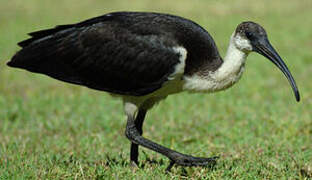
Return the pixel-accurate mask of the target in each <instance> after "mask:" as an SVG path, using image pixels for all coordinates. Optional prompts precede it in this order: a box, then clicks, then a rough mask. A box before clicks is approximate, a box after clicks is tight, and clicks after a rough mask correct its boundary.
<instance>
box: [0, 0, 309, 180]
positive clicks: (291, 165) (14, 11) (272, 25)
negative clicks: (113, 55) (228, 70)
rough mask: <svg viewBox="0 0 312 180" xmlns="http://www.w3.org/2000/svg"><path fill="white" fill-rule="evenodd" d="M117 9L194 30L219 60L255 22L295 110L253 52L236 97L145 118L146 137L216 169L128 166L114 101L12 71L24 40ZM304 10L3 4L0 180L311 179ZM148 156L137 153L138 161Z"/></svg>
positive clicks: (183, 0) (210, 98)
mask: <svg viewBox="0 0 312 180" xmlns="http://www.w3.org/2000/svg"><path fill="white" fill-rule="evenodd" d="M117 10H139V11H157V12H167V13H173V14H177V15H180V16H184V17H187V18H190V19H193V20H194V21H196V22H198V23H199V24H201V25H202V26H203V27H204V28H206V29H207V30H208V31H209V32H210V33H211V35H212V36H213V37H214V39H215V41H216V43H217V45H218V47H219V49H220V52H221V54H222V55H224V53H225V50H226V47H227V43H228V40H229V37H230V35H231V33H232V32H233V31H234V29H235V27H236V25H237V24H239V23H240V22H241V21H244V20H253V21H256V22H259V23H260V24H262V25H263V26H264V27H265V28H266V30H267V32H268V34H269V38H270V40H271V43H272V44H273V45H274V46H275V48H276V49H277V50H278V52H279V53H280V55H281V56H282V57H283V59H284V60H285V62H286V64H288V66H289V68H290V70H291V71H292V73H293V75H294V77H295V79H296V80H297V83H298V86H299V89H300V92H301V94H302V101H301V102H300V103H296V102H295V99H294V97H293V94H292V92H291V88H290V86H289V84H288V82H287V80H286V78H285V77H284V76H283V75H282V73H281V72H280V71H279V70H278V69H277V68H276V67H273V65H272V63H270V62H269V61H268V60H266V59H265V58H263V57H261V56H260V55H256V54H251V55H250V56H249V58H248V61H247V67H246V72H245V73H244V75H243V78H242V79H241V80H240V82H239V83H238V84H237V85H235V86H234V87H233V88H231V89H229V90H227V91H224V92H221V93H216V94H187V93H181V94H179V95H174V96H171V97H169V98H167V100H166V101H163V102H161V103H160V104H159V105H158V106H156V107H155V108H154V109H153V110H151V111H150V112H149V114H148V116H147V120H146V123H145V126H144V136H146V137H148V138H150V139H153V140H155V141H156V142H159V143H160V144H163V145H165V146H168V147H170V148H173V149H176V150H178V151H181V152H183V153H187V154H192V155H195V156H214V155H219V156H220V159H219V161H218V164H217V165H216V166H215V168H214V169H207V168H201V167H191V168H185V170H186V173H185V172H184V170H183V168H181V167H175V168H173V170H172V172H171V173H170V174H165V173H164V170H165V168H166V166H167V165H168V160H167V159H166V158H165V157H164V156H161V155H159V154H157V153H154V152H152V151H149V150H147V149H141V150H140V152H141V153H140V162H141V163H142V164H143V166H144V167H142V168H140V169H133V168H130V167H129V160H128V157H129V147H130V143H129V141H128V140H127V139H126V138H125V136H124V130H125V125H126V117H125V116H124V114H123V110H122V103H121V102H120V100H118V99H113V98H112V97H110V96H109V95H108V94H106V93H103V92H98V91H94V90H90V89H87V88H83V87H78V86H73V85H69V84H65V83H62V82H59V81H56V80H53V79H51V78H49V77H46V76H42V75H38V74H32V73H29V72H26V71H22V70H17V69H11V68H8V67H7V66H6V65H5V62H6V61H7V60H8V59H9V58H10V57H11V56H12V55H13V54H14V53H15V52H16V51H17V50H18V47H17V46H16V43H17V42H18V41H21V40H23V39H25V38H26V37H27V36H26V33H28V32H31V31H35V30H39V29H43V28H49V27H52V26H54V25H57V24H66V23H72V22H77V21H80V20H84V19H87V18H90V17H93V16H97V15H101V14H104V13H107V12H110V11H117ZM311 16H312V2H311V1H309V0H302V1H293V0H275V1H271V0H264V1H249V0H237V1H235V2H234V1H233V2H232V1H226V0H218V1H217V0H211V1H208V0H207V1H205V0H193V1H188V0H179V1H166V0H159V1H151V0H133V1H121V0H115V1H101V0H93V1H79V3H78V1H75V0H66V1H60V0H55V1H52V0H46V1H39V0H27V1H25V0H10V1H9V0H2V1H0V60H1V61H0V179H76V178H77V179H95V178H98V179H105V178H111V179H125V178H126V179H151V178H154V179H165V178H168V179H184V178H185V179H186V178H193V179H203V178H207V179H309V178H312V118H311V115H312V111H311V109H312V93H311V89H312V83H311V79H310V78H311V77H312V51H311V49H312V39H311V37H312V31H311V29H312V18H311ZM142 151H144V152H142Z"/></svg>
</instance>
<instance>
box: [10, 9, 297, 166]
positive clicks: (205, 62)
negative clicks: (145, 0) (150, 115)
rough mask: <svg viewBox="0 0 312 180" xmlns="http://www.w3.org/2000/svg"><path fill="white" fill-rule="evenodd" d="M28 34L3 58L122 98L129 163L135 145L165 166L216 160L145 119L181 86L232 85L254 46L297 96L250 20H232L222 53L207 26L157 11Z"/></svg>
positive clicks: (106, 17)
mask: <svg viewBox="0 0 312 180" xmlns="http://www.w3.org/2000/svg"><path fill="white" fill-rule="evenodd" d="M29 35H30V36H31V37H30V38H29V39H26V40H24V41H21V42H19V43H18V45H19V46H20V47H21V49H20V50H19V51H18V52H17V53H16V54H15V55H14V56H13V58H12V59H11V60H10V61H9V62H8V63H7V65H8V66H10V67H15V68H22V69H26V70H28V71H30V72H34V73H40V74H45V75H47V76H50V77H52V78H55V79H58V80H61V81H64V82H68V83H72V84H77V85H82V86H86V87H89V88H92V89H95V90H100V91H106V92H108V93H110V94H111V95H112V96H114V97H119V98H121V99H122V101H123V105H124V111H125V114H126V116H127V125H126V130H125V135H126V137H127V138H128V139H129V140H130V141H131V147H130V162H131V164H133V165H138V163H139V162H138V155H139V152H138V148H139V146H142V147H145V148H147V149H150V150H152V151H155V152H158V153H160V154H162V155H164V156H166V157H168V158H169V160H170V163H169V166H168V167H167V170H170V169H171V167H172V166H173V165H178V166H207V165H211V164H215V163H216V160H217V158H218V157H210V158H204V157H194V156H191V155H187V154H183V153H180V152H177V151H174V150H172V149H169V148H167V147H164V146H162V145H159V144H157V143H155V142H153V141H151V140H149V139H147V138H144V137H143V136H142V133H143V131H142V126H143V122H144V118H145V115H146V113H147V111H148V110H149V109H151V108H152V107H153V106H154V105H155V104H156V103H157V102H159V101H160V100H163V99H165V98H166V97H167V96H168V95H171V94H175V93H179V92H182V91H189V92H203V93H213V92H217V91H221V90H225V89H227V88H229V87H231V86H232V85H233V84H235V83H236V82H238V80H239V79H240V78H241V76H242V73H243V71H244V67H245V62H246V59H247V56H248V54H249V53H251V52H256V53H259V54H261V55H263V56H264V57H266V58H267V59H269V60H270V61H271V62H272V63H273V64H275V65H276V66H277V67H278V68H279V69H280V70H281V71H282V72H283V74H284V75H285V76H286V78H287V79H288V81H289V83H290V85H291V87H292V89H293V92H294V95H295V98H296V100H297V101H300V95H299V91H298V88H297V85H296V82H295V80H294V78H293V76H292V75H291V73H290V71H289V70H288V68H287V66H286V65H285V63H284V62H283V60H282V58H281V57H280V56H279V54H278V53H277V52H276V50H275V49H274V48H273V46H272V45H271V44H270V42H269V40H268V36H267V33H266V31H265V30H264V28H263V27H261V26H260V25H259V24H257V23H254V22H251V21H247V22H242V23H240V24H239V25H238V26H237V27H236V29H235V30H234V32H233V34H232V35H231V36H230V41H229V45H228V49H227V52H226V55H225V57H224V58H223V59H222V58H221V56H220V54H219V52H218V48H217V46H216V44H215V42H214V40H213V38H212V37H211V35H210V34H209V33H208V32H207V31H206V30H205V29H204V28H202V27H201V26H199V25H198V24H196V23H195V22H193V21H191V20H188V19H185V18H182V17H179V16H175V15H170V14H162V13H150V12H113V13H109V14H105V15H102V16H99V17H95V18H91V19H88V20H85V21H82V22H79V23H74V24H67V25H60V26H56V27H54V28H51V29H45V30H40V31H36V32H32V33H29Z"/></svg>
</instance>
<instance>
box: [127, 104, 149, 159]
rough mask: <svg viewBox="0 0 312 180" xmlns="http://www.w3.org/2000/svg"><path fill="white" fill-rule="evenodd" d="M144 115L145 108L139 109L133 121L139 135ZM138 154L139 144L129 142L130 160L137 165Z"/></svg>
mask: <svg viewBox="0 0 312 180" xmlns="http://www.w3.org/2000/svg"><path fill="white" fill-rule="evenodd" d="M145 115H146V110H140V111H139V112H138V115H137V116H136V118H135V121H134V124H135V127H136V129H137V130H138V132H139V134H140V135H142V133H143V130H142V126H143V122H144V118H145ZM138 156H139V145H138V144H136V143H134V142H131V149H130V162H131V163H132V164H134V165H139V162H138Z"/></svg>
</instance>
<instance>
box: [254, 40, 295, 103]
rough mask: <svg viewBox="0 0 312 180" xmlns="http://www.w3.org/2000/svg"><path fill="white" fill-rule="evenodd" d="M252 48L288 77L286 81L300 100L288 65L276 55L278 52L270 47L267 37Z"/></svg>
mask: <svg viewBox="0 0 312 180" xmlns="http://www.w3.org/2000/svg"><path fill="white" fill-rule="evenodd" d="M254 48H255V49H254V51H256V52H258V53H259V54H261V55H263V56H265V57H266V58H268V59H269V60H270V61H271V62H273V63H274V64H275V65H276V66H277V67H278V68H279V69H280V70H281V71H282V72H283V73H284V75H285V76H286V78H287V79H288V81H289V83H290V85H291V87H292V89H293V91H294V94H295V97H296V100H297V101H298V102H299V101H300V94H299V91H298V88H297V85H296V82H295V80H294V78H293V77H292V75H291V73H290V71H289V69H288V67H287V66H286V64H285V63H284V61H283V60H282V58H281V57H280V56H279V55H278V53H277V52H276V51H275V49H274V48H273V47H272V45H271V44H270V42H269V40H267V39H264V40H261V41H260V42H258V43H257V44H256V45H255V46H254Z"/></svg>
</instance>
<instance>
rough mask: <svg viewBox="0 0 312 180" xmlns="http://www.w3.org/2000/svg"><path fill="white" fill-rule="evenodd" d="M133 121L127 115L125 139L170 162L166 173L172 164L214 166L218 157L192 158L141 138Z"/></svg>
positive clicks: (131, 116) (133, 119)
mask: <svg viewBox="0 0 312 180" xmlns="http://www.w3.org/2000/svg"><path fill="white" fill-rule="evenodd" d="M140 111H141V110H139V112H138V115H139V114H140ZM141 113H143V112H141ZM135 121H136V119H135V118H134V116H133V115H128V121H127V127H126V132H125V134H126V136H127V138H128V139H129V140H130V141H131V142H132V143H134V144H137V145H141V146H143V147H145V148H148V149H151V150H153V151H156V152H158V153H160V154H163V155H165V156H167V157H168V158H169V159H170V160H171V162H170V165H169V166H168V168H167V171H170V169H171V167H172V166H173V165H174V164H177V165H180V166H209V165H214V164H215V163H216V159H217V158H218V157H212V158H200V157H193V156H190V155H186V154H182V153H179V152H177V151H174V150H172V149H169V148H166V147H164V146H162V145H159V144H157V143H155V142H153V141H151V140H148V139H146V138H144V137H142V136H141V134H140V131H139V129H138V128H137V125H136V122H135ZM135 150H137V149H134V151H133V152H135ZM131 151H132V148H131ZM136 152H137V151H136ZM136 155H137V154H136ZM131 156H132V155H131ZM134 157H135V156H133V158H134Z"/></svg>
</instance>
